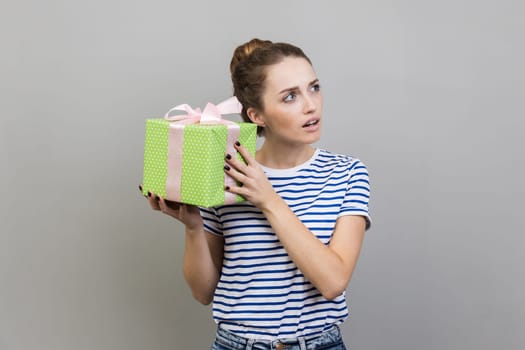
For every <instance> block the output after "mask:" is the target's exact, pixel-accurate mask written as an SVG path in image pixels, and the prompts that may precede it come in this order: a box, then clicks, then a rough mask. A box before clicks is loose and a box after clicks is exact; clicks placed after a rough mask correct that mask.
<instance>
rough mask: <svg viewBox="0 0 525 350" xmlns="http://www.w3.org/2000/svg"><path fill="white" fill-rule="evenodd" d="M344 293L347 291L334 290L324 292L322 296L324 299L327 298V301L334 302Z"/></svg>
mask: <svg viewBox="0 0 525 350" xmlns="http://www.w3.org/2000/svg"><path fill="white" fill-rule="evenodd" d="M344 291H345V289H336V288H334V289H330V290H325V291H322V292H321V294H322V295H323V298H325V299H326V300H334V299H335V298H337V297H338V296H340V295H341V294H343V292H344Z"/></svg>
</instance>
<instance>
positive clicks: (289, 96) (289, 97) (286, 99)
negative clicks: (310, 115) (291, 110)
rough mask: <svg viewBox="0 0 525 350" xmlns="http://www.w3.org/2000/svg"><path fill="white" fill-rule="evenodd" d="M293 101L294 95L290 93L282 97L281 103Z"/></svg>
mask: <svg viewBox="0 0 525 350" xmlns="http://www.w3.org/2000/svg"><path fill="white" fill-rule="evenodd" d="M294 99H295V93H294V92H290V93H289V94H288V95H286V96H284V99H283V101H284V102H291V101H293V100H294Z"/></svg>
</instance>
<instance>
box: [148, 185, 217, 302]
mask: <svg viewBox="0 0 525 350" xmlns="http://www.w3.org/2000/svg"><path fill="white" fill-rule="evenodd" d="M148 202H149V204H150V205H151V207H152V209H154V210H159V211H161V212H163V213H164V214H166V215H169V216H171V217H173V218H175V219H177V220H178V221H180V222H182V223H183V224H184V225H185V227H186V229H185V232H186V240H185V241H186V243H185V248H184V262H183V272H184V278H185V279H186V282H187V283H188V285H189V287H190V289H191V292H192V294H193V297H194V298H195V299H196V300H197V301H199V302H200V303H202V304H205V305H207V304H209V303H210V302H211V301H212V299H213V293H214V292H215V287H216V286H217V283H218V281H219V277H220V271H221V267H222V257H223V249H224V240H223V238H222V237H220V236H216V235H213V234H211V233H208V232H206V231H205V230H204V224H203V221H202V217H201V215H200V211H199V208H197V207H196V206H193V205H187V204H181V203H176V202H172V201H166V200H164V199H163V198H160V197H158V196H156V195H155V194H149V195H148Z"/></svg>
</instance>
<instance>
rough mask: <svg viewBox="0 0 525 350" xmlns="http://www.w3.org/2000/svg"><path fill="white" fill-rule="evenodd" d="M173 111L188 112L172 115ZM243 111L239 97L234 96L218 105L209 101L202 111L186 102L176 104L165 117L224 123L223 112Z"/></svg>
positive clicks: (185, 121) (194, 121) (187, 120)
mask: <svg viewBox="0 0 525 350" xmlns="http://www.w3.org/2000/svg"><path fill="white" fill-rule="evenodd" d="M173 111H184V112H186V114H182V115H172V116H170V113H171V112H173ZM241 111H242V105H241V104H240V102H239V100H237V97H235V96H232V97H230V98H229V99H227V100H224V101H222V102H221V103H219V104H217V105H214V104H213V103H209V102H208V103H207V104H206V107H204V111H202V112H201V110H200V108H196V109H193V108H191V106H190V105H188V104H185V103H184V104H181V105H178V106H175V107H173V108H172V109H170V110H169V111H168V112H167V113H166V115H165V116H164V119H166V120H168V121H170V122H178V121H181V122H182V124H196V123H200V124H223V123H224V122H225V120H223V119H222V115H223V114H239V113H241Z"/></svg>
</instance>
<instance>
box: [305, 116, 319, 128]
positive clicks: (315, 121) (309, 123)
mask: <svg viewBox="0 0 525 350" xmlns="http://www.w3.org/2000/svg"><path fill="white" fill-rule="evenodd" d="M319 122H320V119H318V118H315V119H310V120H308V121H307V122H306V123H304V124H303V128H312V127H316V126H317V125H319Z"/></svg>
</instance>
